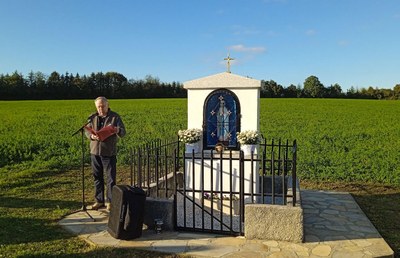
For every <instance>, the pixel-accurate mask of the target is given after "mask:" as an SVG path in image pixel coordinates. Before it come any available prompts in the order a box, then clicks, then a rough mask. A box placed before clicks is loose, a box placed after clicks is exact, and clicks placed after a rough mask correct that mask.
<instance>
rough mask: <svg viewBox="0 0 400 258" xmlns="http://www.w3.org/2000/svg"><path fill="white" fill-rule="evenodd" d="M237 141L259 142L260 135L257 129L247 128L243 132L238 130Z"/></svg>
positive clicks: (243, 142)
mask: <svg viewBox="0 0 400 258" xmlns="http://www.w3.org/2000/svg"><path fill="white" fill-rule="evenodd" d="M236 135H237V141H238V142H239V143H240V144H257V143H259V142H260V136H259V134H258V132H257V131H254V130H247V131H243V132H240V133H239V132H238V133H237V134H236Z"/></svg>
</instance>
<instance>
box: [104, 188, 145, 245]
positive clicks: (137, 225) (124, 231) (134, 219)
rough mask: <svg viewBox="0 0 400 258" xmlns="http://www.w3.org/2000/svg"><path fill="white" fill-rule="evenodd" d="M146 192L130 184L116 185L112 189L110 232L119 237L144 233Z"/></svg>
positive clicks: (138, 235)
mask: <svg viewBox="0 0 400 258" xmlns="http://www.w3.org/2000/svg"><path fill="white" fill-rule="evenodd" d="M145 202H146V193H145V191H144V190H143V189H141V188H138V187H132V186H129V185H115V186H114V187H113V189H112V201H111V211H110V216H109V218H108V229H107V231H108V233H110V235H111V236H112V237H114V238H117V239H125V240H126V239H133V238H138V237H140V236H141V235H142V228H143V217H144V205H145Z"/></svg>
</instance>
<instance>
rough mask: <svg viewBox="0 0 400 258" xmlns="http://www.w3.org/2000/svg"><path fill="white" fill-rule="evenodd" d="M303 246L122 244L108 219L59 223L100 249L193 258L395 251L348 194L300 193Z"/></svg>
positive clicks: (206, 237) (226, 241) (179, 239)
mask: <svg viewBox="0 0 400 258" xmlns="http://www.w3.org/2000/svg"><path fill="white" fill-rule="evenodd" d="M301 197H302V205H303V208H304V223H305V224H304V231H305V232H304V235H305V241H304V243H289V242H283V241H274V240H246V238H245V237H230V236H220V235H212V234H200V233H183V232H162V233H161V234H156V233H155V232H154V231H153V230H144V231H143V235H142V237H140V238H137V239H134V240H128V241H125V240H118V239H115V238H113V237H111V236H110V235H109V234H108V232H107V230H106V229H107V221H108V214H107V213H106V212H105V211H89V212H90V214H91V215H92V216H93V217H94V218H95V220H96V221H95V222H92V221H91V220H90V218H89V217H88V216H87V214H86V213H84V212H78V213H74V214H71V215H69V216H67V217H65V218H64V219H62V220H61V221H60V222H59V224H60V225H62V226H63V227H64V228H65V229H67V230H68V231H70V232H72V233H75V234H77V235H79V236H80V237H82V238H83V239H85V240H86V241H88V242H91V243H94V244H96V245H98V246H114V247H125V248H128V247H132V248H144V249H148V250H155V251H160V252H167V253H176V254H185V255H189V256H192V257H222V258H225V257H255V258H256V257H338V258H346V257H349V258H350V257H351V258H354V257H363V258H365V257H394V255H393V251H392V250H391V249H390V247H389V246H388V245H387V243H386V242H385V240H384V239H383V238H382V237H381V236H380V234H379V233H378V231H377V230H376V229H375V227H374V226H373V225H372V223H371V222H370V221H369V220H368V218H367V217H366V216H365V214H364V213H363V212H362V210H361V209H360V208H359V206H358V205H357V203H356V202H355V201H354V199H353V197H352V196H351V195H350V194H348V193H337V192H322V191H309V190H305V191H302V192H301Z"/></svg>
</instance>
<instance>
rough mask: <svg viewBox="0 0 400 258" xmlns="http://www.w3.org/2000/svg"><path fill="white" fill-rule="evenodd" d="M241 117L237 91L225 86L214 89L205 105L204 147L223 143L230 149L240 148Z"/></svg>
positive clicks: (211, 147) (209, 147)
mask: <svg viewBox="0 0 400 258" xmlns="http://www.w3.org/2000/svg"><path fill="white" fill-rule="evenodd" d="M240 117H241V115H240V102H239V99H238V97H237V96H236V95H235V93H233V92H232V91H230V90H228V89H224V88H222V89H217V90H214V91H212V92H211V93H210V94H209V95H208V96H207V98H206V99H205V101H204V107H203V148H204V149H213V148H215V145H217V144H223V145H224V146H225V147H226V148H228V149H238V147H239V145H238V143H237V138H236V133H237V132H240Z"/></svg>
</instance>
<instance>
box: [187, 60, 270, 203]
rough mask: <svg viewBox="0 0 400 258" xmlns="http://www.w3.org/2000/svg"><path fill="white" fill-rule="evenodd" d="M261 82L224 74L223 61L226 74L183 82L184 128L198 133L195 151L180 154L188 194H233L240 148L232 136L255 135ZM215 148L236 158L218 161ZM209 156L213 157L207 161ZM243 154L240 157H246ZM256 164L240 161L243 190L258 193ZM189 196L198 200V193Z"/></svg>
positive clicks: (237, 184) (235, 188)
mask: <svg viewBox="0 0 400 258" xmlns="http://www.w3.org/2000/svg"><path fill="white" fill-rule="evenodd" d="M261 84H262V82H261V81H260V80H255V79H252V78H248V77H243V76H239V75H236V74H232V73H230V71H229V60H228V71H227V72H223V73H219V74H215V75H211V76H208V77H203V78H199V79H195V80H191V81H187V82H185V83H184V84H183V87H184V88H185V89H187V96H188V97H187V100H188V110H187V112H188V119H187V120H188V125H187V128H199V129H201V130H202V132H203V139H202V140H201V141H200V150H199V152H198V153H196V154H195V155H194V156H192V154H191V153H186V159H185V184H186V187H187V189H188V190H189V189H193V187H194V189H195V190H199V189H201V187H202V184H203V186H204V188H203V189H204V191H210V190H211V189H213V191H223V192H229V191H231V192H239V182H240V180H239V166H240V163H239V160H238V159H237V158H238V157H239V154H240V145H239V143H238V142H237V137H236V134H237V133H238V132H241V131H245V130H254V131H257V132H259V126H260V125H259V120H260V101H259V100H260V89H261ZM217 145H222V146H223V147H224V149H225V150H224V152H223V154H222V155H224V156H225V157H226V156H227V155H232V154H233V155H232V156H234V157H236V159H232V160H229V159H220V160H219V159H218V157H220V155H221V154H220V153H217V152H216V151H215V148H216V146H217ZM212 150H213V151H212ZM231 150H232V152H231ZM211 152H212V153H213V154H214V155H213V158H210V157H211ZM230 153H232V154H230ZM254 153H255V154H256V153H257V148H256V149H255V151H254ZM201 156H202V157H201ZM249 156H251V155H247V156H246V157H245V158H246V159H250V158H251V157H249ZM254 157H255V158H256V155H254ZM258 165H259V164H258V162H250V161H248V162H246V161H245V162H244V191H245V192H250V191H251V192H253V191H254V190H255V191H257V190H256V189H259V180H260V179H259V175H258V173H257V172H258ZM201 171H203V172H201ZM202 174H203V177H202V176H201V175H202ZM211 177H212V178H211ZM221 182H222V183H221ZM189 191H190V190H189ZM195 198H197V199H201V196H200V195H199V193H197V194H196V196H195ZM246 202H247V201H246Z"/></svg>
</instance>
